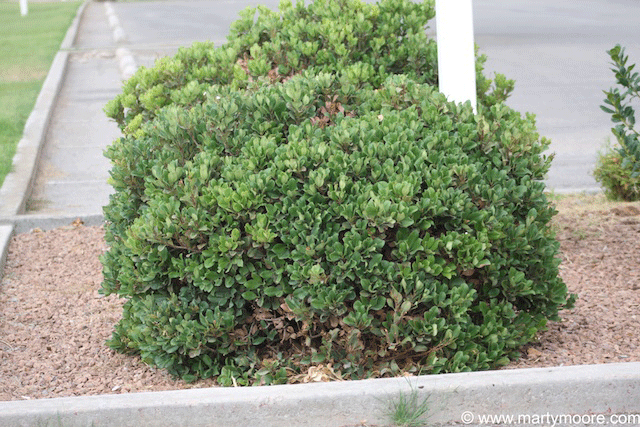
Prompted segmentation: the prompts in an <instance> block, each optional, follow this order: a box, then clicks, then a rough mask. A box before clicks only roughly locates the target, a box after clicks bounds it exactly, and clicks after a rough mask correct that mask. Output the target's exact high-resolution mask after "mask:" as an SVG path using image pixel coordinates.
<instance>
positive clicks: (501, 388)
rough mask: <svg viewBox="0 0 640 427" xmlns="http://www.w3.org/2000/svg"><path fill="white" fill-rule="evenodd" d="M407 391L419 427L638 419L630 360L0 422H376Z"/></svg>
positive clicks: (81, 404)
mask: <svg viewBox="0 0 640 427" xmlns="http://www.w3.org/2000/svg"><path fill="white" fill-rule="evenodd" d="M411 393H416V395H417V396H418V398H419V399H424V398H428V401H429V402H430V407H429V417H428V420H427V421H428V422H429V424H434V423H435V424H451V423H459V422H460V421H461V420H462V421H463V422H464V423H466V424H471V423H473V422H474V420H475V421H476V422H477V421H479V417H480V416H483V415H492V414H495V415H499V414H505V415H506V414H511V415H516V416H517V415H520V414H522V415H531V416H533V415H542V414H553V415H564V414H571V415H580V416H581V415H588V414H606V415H607V416H610V415H612V414H640V363H617V364H607V365H586V366H569V367H559V368H535V369H514V370H504V371H485V372H471V373H459V374H443V375H431V376H429V375H427V376H420V377H405V378H402V377H401V378H388V379H373V380H361V381H345V382H331V383H313V384H295V385H279V386H265V387H241V388H207V389H189V390H179V391H164V392H145V393H131V394H120V395H102V396H89V397H70V398H56V399H43V400H33V401H13V402H0V424H1V425H3V426H32V425H57V424H56V423H58V424H59V425H64V426H68V427H71V426H88V425H92V426H96V427H104V426H107V427H110V426H114V427H116V426H117V427H129V426H131V427H145V426H157V427H163V426H167V427H169V426H171V427H176V426H193V427H200V426H202V427H204V426H207V427H217V426H220V427H223V426H224V427H236V426H237V427H247V426H256V427H280V426H287V427H298V426H315V427H324V426H326V427H338V426H344V425H351V426H353V425H363V424H364V423H366V424H375V425H385V424H388V423H389V419H388V414H389V412H390V410H391V408H392V407H393V403H394V402H397V400H398V398H400V397H401V396H410V395H411ZM462 414H465V416H464V418H461V417H462ZM470 417H471V418H470ZM51 423H53V424H51ZM480 424H482V423H480ZM533 424H536V423H535V422H534V423H533ZM537 424H538V425H540V423H537ZM574 424H575V423H574ZM594 424H595V423H594ZM491 425H495V423H492V424H491Z"/></svg>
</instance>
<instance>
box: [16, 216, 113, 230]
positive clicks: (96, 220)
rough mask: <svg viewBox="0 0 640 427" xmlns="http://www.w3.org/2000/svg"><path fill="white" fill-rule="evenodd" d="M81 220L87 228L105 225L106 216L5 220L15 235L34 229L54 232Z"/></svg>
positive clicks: (27, 217) (40, 217) (31, 217)
mask: <svg viewBox="0 0 640 427" xmlns="http://www.w3.org/2000/svg"><path fill="white" fill-rule="evenodd" d="M77 219H80V220H81V221H82V223H83V224H84V225H85V226H87V227H92V226H96V225H102V224H104V215H101V214H85V215H58V216H51V215H50V214H43V215H37V214H34V215H18V216H15V217H11V218H6V219H4V220H5V221H7V222H9V223H10V224H11V225H12V226H13V234H21V233H28V232H30V231H32V230H34V229H40V230H42V231H47V230H52V229H54V228H58V227H64V226H67V225H70V224H71V223H72V222H74V221H75V220H77Z"/></svg>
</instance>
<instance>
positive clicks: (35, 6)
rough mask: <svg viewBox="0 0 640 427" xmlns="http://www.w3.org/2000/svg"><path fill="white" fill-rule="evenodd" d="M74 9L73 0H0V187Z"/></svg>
mask: <svg viewBox="0 0 640 427" xmlns="http://www.w3.org/2000/svg"><path fill="white" fill-rule="evenodd" d="M79 6H80V2H78V1H69V2H59V1H58V2H50V3H34V2H29V13H28V14H27V16H21V15H20V6H19V3H18V2H13V1H12V2H7V1H0V40H2V43H0V185H2V183H3V182H4V178H5V177H6V175H7V173H9V172H10V170H11V162H12V159H13V155H14V154H15V151H16V146H17V144H18V142H19V141H20V138H21V137H22V131H23V129H24V124H25V122H26V121H27V118H28V117H29V114H30V113H31V110H32V109H33V105H34V104H35V101H36V98H37V97H38V93H39V92H40V88H41V87H42V83H43V82H44V79H45V77H46V76H47V73H48V71H49V67H50V66H51V63H52V62H53V58H54V57H55V55H56V53H57V52H58V49H59V48H60V44H61V43H62V40H63V39H64V36H65V34H66V32H67V29H68V28H69V25H71V22H72V21H73V18H74V16H75V15H76V12H77V10H78V8H79Z"/></svg>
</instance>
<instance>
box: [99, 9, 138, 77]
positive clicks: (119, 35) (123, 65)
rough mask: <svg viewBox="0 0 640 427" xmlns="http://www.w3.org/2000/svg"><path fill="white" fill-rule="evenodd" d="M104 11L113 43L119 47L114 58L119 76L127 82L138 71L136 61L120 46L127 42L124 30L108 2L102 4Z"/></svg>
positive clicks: (129, 52)
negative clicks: (117, 64) (118, 69)
mask: <svg viewBox="0 0 640 427" xmlns="http://www.w3.org/2000/svg"><path fill="white" fill-rule="evenodd" d="M104 10H105V13H106V14H107V19H108V20H109V26H110V27H111V30H112V31H113V41H114V42H115V43H116V44H117V45H120V47H119V48H118V49H116V56H117V57H118V63H119V66H120V75H121V76H122V79H123V80H129V78H131V76H133V75H134V74H135V72H136V70H137V69H138V66H137V65H136V60H135V58H134V57H133V54H132V53H131V51H130V50H129V49H128V48H126V47H123V46H122V45H123V44H125V43H126V42H127V35H126V33H125V32H124V29H122V26H121V25H120V20H119V19H118V16H117V15H116V12H115V10H113V6H112V5H111V2H110V1H106V2H104Z"/></svg>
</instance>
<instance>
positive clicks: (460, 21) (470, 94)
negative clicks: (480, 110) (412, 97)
mask: <svg viewBox="0 0 640 427" xmlns="http://www.w3.org/2000/svg"><path fill="white" fill-rule="evenodd" d="M471 1H472V0H436V36H437V42H438V80H439V86H440V92H442V93H444V94H445V96H446V97H447V99H448V100H449V101H454V102H466V101H471V106H472V107H473V111H474V112H475V111H476V103H477V99H476V66H475V46H474V41H473V11H472V7H471Z"/></svg>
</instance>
